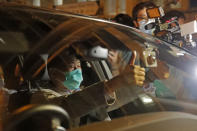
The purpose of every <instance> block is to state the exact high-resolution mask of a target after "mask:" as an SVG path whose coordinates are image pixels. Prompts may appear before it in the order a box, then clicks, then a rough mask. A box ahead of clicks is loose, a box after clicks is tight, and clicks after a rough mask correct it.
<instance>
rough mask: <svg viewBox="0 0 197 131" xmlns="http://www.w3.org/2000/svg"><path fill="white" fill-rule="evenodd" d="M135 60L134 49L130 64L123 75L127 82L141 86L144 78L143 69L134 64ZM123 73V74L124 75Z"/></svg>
mask: <svg viewBox="0 0 197 131" xmlns="http://www.w3.org/2000/svg"><path fill="white" fill-rule="evenodd" d="M135 60H136V51H133V54H132V58H131V63H130V66H127V68H126V69H125V71H124V74H125V77H124V78H126V79H127V81H128V83H129V84H135V85H137V86H142V85H143V84H144V80H145V69H144V68H142V67H140V66H137V65H134V64H135ZM124 74H123V75H124Z"/></svg>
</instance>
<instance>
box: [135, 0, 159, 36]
mask: <svg viewBox="0 0 197 131" xmlns="http://www.w3.org/2000/svg"><path fill="white" fill-rule="evenodd" d="M156 7H157V6H156V5H155V4H154V3H152V2H149V1H148V2H141V3H139V4H137V5H136V6H135V7H134V8H133V11H132V15H133V19H134V24H135V27H136V28H138V29H140V30H141V31H142V32H144V33H147V34H151V35H152V34H153V31H154V29H151V30H145V25H147V24H148V23H150V22H154V20H153V19H149V18H148V15H147V12H146V9H149V8H156Z"/></svg>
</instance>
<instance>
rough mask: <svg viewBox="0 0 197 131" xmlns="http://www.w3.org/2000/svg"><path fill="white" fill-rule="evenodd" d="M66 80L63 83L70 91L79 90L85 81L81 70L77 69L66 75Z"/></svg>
mask: <svg viewBox="0 0 197 131" xmlns="http://www.w3.org/2000/svg"><path fill="white" fill-rule="evenodd" d="M65 77H66V80H65V81H64V82H63V84H64V86H65V87H67V88H68V89H70V90H76V89H79V86H80V84H81V82H82V81H83V76H82V71H81V69H76V70H73V71H71V72H66V73H65Z"/></svg>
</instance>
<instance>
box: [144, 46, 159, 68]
mask: <svg viewBox="0 0 197 131" xmlns="http://www.w3.org/2000/svg"><path fill="white" fill-rule="evenodd" d="M143 61H144V64H145V67H157V59H156V52H155V51H154V50H153V48H152V47H147V48H145V50H144V51H143Z"/></svg>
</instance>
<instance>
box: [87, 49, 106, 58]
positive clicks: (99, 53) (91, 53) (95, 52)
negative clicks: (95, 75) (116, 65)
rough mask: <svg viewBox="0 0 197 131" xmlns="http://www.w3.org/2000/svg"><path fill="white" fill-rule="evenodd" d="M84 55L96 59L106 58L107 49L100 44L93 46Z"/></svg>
mask: <svg viewBox="0 0 197 131" xmlns="http://www.w3.org/2000/svg"><path fill="white" fill-rule="evenodd" d="M86 56H87V57H91V58H97V59H107V58H108V49H107V48H103V47H101V46H95V47H93V48H91V49H89V50H88V51H87V52H86Z"/></svg>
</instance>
